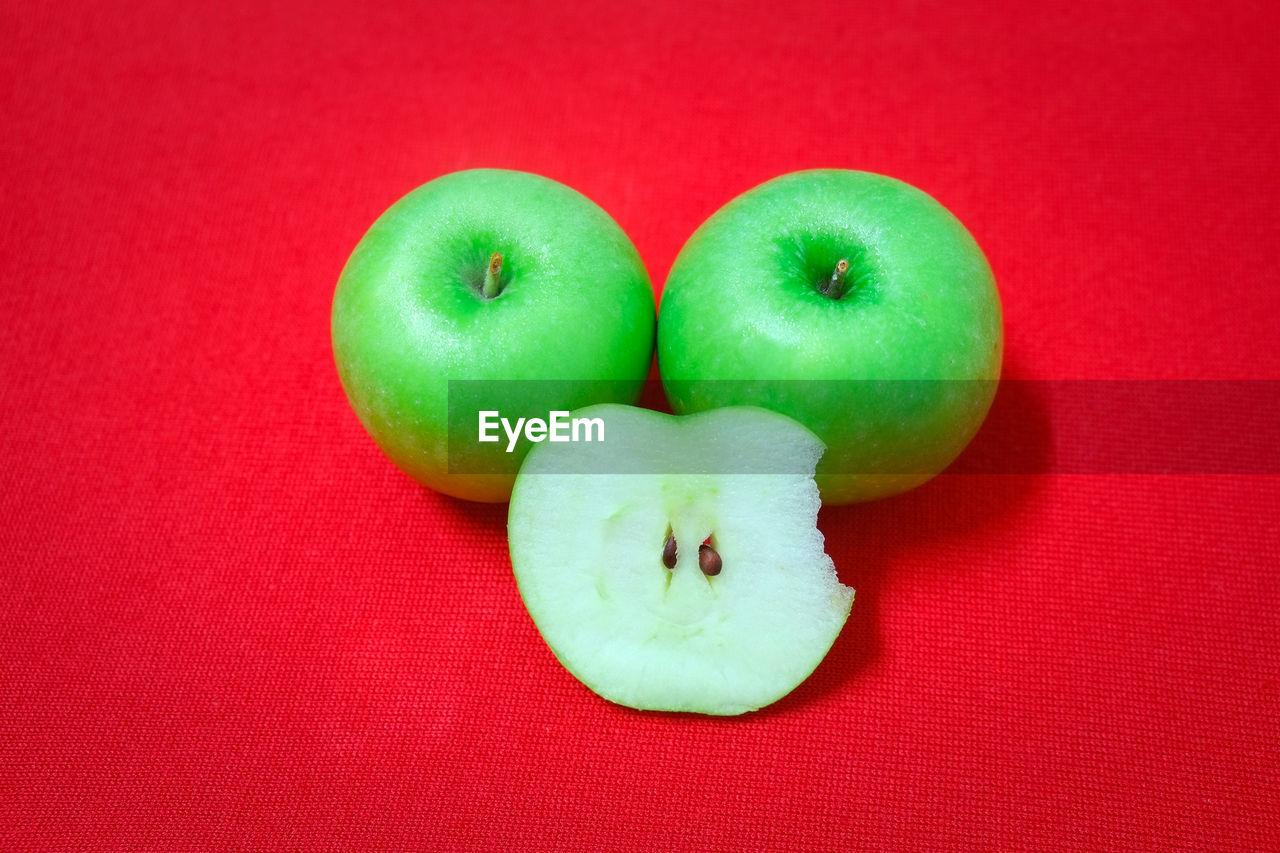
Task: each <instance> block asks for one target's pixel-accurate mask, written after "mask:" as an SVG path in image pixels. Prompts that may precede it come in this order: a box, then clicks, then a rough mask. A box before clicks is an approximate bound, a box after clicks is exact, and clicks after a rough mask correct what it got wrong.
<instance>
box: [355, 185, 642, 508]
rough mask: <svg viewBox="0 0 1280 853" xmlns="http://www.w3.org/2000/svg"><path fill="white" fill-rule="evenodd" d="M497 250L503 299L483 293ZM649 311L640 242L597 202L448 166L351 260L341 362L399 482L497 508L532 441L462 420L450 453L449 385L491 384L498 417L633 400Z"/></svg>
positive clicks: (395, 209)
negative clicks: (522, 443)
mask: <svg viewBox="0 0 1280 853" xmlns="http://www.w3.org/2000/svg"><path fill="white" fill-rule="evenodd" d="M494 252H499V253H501V255H502V270H501V275H500V277H499V278H500V281H501V282H502V290H501V292H500V293H499V294H498V295H497V296H496V297H493V298H486V297H485V296H484V295H482V293H481V288H482V285H483V282H484V278H485V273H486V271H487V269H488V266H489V262H490V259H491V256H492V254H493V253H494ZM654 309H655V306H654V296H653V289H652V287H651V285H650V283H649V276H648V273H647V272H646V271H645V267H644V264H643V262H642V261H641V260H640V256H639V255H638V254H637V252H636V250H635V247H634V246H633V245H632V244H631V241H630V240H629V239H628V238H627V236H626V234H624V233H623V231H622V229H621V228H619V227H618V225H617V223H615V222H614V221H613V219H611V218H610V217H609V215H608V214H607V213H605V212H604V211H603V210H602V209H600V207H598V206H597V205H596V204H595V203H594V202H592V201H591V200H590V199H588V198H586V197H585V196H583V195H582V194H580V193H578V192H577V191H575V190H573V189H570V188H569V187H567V186H565V185H563V184H560V183H557V182H555V181H553V180H550V179H548V178H544V177H541V176H538V175H532V174H528V173H525V172H515V171H506V170H496V169H476V170H469V171H463V172H455V173H452V174H448V175H444V176H443V177H440V178H437V179H435V180H433V181H430V182H429V183H427V184H424V185H423V186H421V187H419V188H417V189H415V190H413V191H412V192H410V193H409V194H408V195H406V196H404V197H403V198H402V199H400V200H399V201H397V202H396V203H395V204H394V205H392V206H391V207H390V208H389V209H388V210H387V211H386V212H385V213H383V214H382V216H381V217H379V218H378V220H377V221H376V222H374V224H373V225H372V227H370V229H369V231H368V233H366V234H365V235H364V238H363V239H361V241H360V243H359V244H358V245H357V246H356V248H355V250H354V251H353V252H352V254H351V257H350V259H349V260H348V261H347V264H346V267H345V268H344V269H343V271H342V274H341V276H340V277H339V279H338V284H337V289H336V291H335V293H334V298H333V314H332V337H333V352H334V359H335V361H336V363H337V368H338V376H339V378H340V380H341V382H342V387H343V389H344V390H345V391H346V394H347V398H348V400H349V401H350V403H351V406H352V408H353V409H354V410H355V412H356V415H357V417H359V419H360V422H361V423H362V424H363V425H364V427H365V429H366V430H368V432H369V434H370V436H372V437H373V439H374V441H375V442H376V443H377V445H378V446H379V447H380V448H382V450H383V451H384V452H385V453H386V455H387V456H388V457H390V459H391V460H392V461H393V462H394V463H395V464H396V465H397V466H399V467H400V468H401V469H402V470H403V471H404V472H405V473H407V474H408V475H409V476H410V477H412V478H413V479H415V480H417V481H418V482H419V483H422V484H423V485H425V486H428V487H429V488H432V489H434V490H436V491H439V492H443V493H445V494H449V495H453V496H456V497H461V498H466V499H469V500H477V501H490V502H495V501H505V500H507V499H508V498H509V496H510V494H511V486H512V483H513V482H514V478H515V474H516V471H517V470H518V469H519V465H520V461H521V459H522V458H523V455H524V453H523V451H525V450H527V447H521V448H520V449H519V450H518V451H517V452H515V453H505V452H504V451H505V443H506V442H505V440H504V441H501V442H498V443H496V444H480V443H478V442H477V441H476V440H475V439H476V432H475V428H476V427H475V425H476V419H475V416H474V414H473V415H471V416H470V417H469V418H463V419H461V420H460V421H459V420H455V427H457V428H463V427H465V428H467V430H466V431H465V432H462V433H459V434H457V435H455V446H454V448H453V450H452V452H450V449H449V437H450V431H449V419H450V413H449V383H450V381H452V380H500V381H494V382H492V383H491V384H488V385H484V386H482V387H483V388H484V389H485V393H484V398H485V399H484V401H483V402H482V403H477V406H478V407H481V408H490V409H497V410H498V411H500V412H502V414H503V415H504V416H506V415H508V414H509V413H510V414H519V415H521V416H524V415H534V414H536V415H538V416H541V417H544V418H545V417H546V415H547V413H548V412H549V411H552V410H560V409H564V410H570V409H576V408H579V407H581V406H584V405H589V404H592V403H605V402H617V403H632V402H635V400H636V399H637V398H638V397H639V394H640V392H641V391H642V389H643V383H644V379H645V377H646V376H647V374H648V370H649V366H650V363H651V361H652V357H653V340H654V326H655V322H656V321H655V317H654V314H655V310H654ZM522 380H543V381H541V382H533V381H522ZM549 380H563V381H549ZM456 387H458V386H455V388H456ZM455 408H456V407H455ZM468 425H469V426H468ZM459 439H462V440H459Z"/></svg>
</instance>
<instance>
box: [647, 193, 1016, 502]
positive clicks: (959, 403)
mask: <svg viewBox="0 0 1280 853" xmlns="http://www.w3.org/2000/svg"><path fill="white" fill-rule="evenodd" d="M841 259H847V260H848V261H849V263H850V269H849V272H848V274H847V276H846V284H847V289H846V291H845V293H844V295H843V297H842V298H839V299H832V298H829V297H828V296H827V295H825V294H823V293H821V292H819V290H818V287H817V284H818V282H821V281H824V280H826V279H828V278H829V277H830V276H831V274H832V271H833V269H834V267H835V266H836V264H837V263H838V262H839V261H840V260H841ZM1003 348H1004V331H1003V321H1002V318H1001V309H1000V297H999V294H998V292H997V290H996V283H995V278H994V276H993V275H992V272H991V267H990V265H989V264H988V263H987V259H986V257H985V256H984V255H983V253H982V250H981V249H980V248H979V247H978V244H977V243H976V242H975V241H974V239H973V237H972V236H971V235H970V234H969V232H968V231H967V230H966V229H965V227H964V226H963V225H962V224H961V223H960V221H959V220H958V219H956V218H955V217H954V216H953V215H952V214H951V213H950V212H949V211H947V210H946V208H944V207H943V206H942V205H941V204H939V203H938V202H937V201H935V200H934V199H933V198H932V197H930V196H929V195H927V194H926V193H924V192H922V191H921V190H918V189H916V188H915V187H912V186H910V185H909V184H905V183H903V182H901V181H898V180H895V179H893V178H889V177H886V176H884V175H876V174H872V173H868V172H855V171H847V170H838V169H822V170H812V171H805V172H795V173H792V174H789V175H784V176H782V177H780V178H776V179H774V180H772V181H769V182H767V183H765V184H762V185H760V186H758V187H756V188H755V189H752V190H750V191H748V192H746V193H744V194H743V195H741V196H739V197H737V198H736V199H734V200H733V201H731V202H729V203H728V204H727V205H725V206H724V207H723V208H721V209H720V210H719V211H717V212H716V213H715V214H713V215H712V216H711V218H709V219H708V220H707V221H706V222H704V223H703V224H702V226H701V227H699V228H698V230H697V231H696V232H695V233H694V234H693V236H692V237H691V238H690V239H689V241H688V242H687V243H686V244H685V246H684V248H683V249H681V251H680V254H679V255H678V257H677V258H676V260H675V263H674V264H673V265H672V268H671V272H670V275H669V277H668V279H667V282H666V286H665V288H664V289H663V295H662V306H661V311H660V312H659V320H658V364H659V368H660V370H661V373H662V379H663V385H664V388H665V390H666V393H667V397H668V399H669V400H670V402H671V405H672V408H673V409H674V410H675V411H676V412H677V413H685V412H697V411H702V410H705V409H709V408H716V407H719V406H731V405H758V406H764V407H766V408H770V409H773V410H775V411H778V412H781V413H782V414H785V415H789V416H790V417H792V418H795V419H796V420H798V421H800V422H801V423H802V424H804V425H805V426H807V427H809V429H811V430H813V432H814V433H815V434H817V435H818V437H819V438H821V439H822V441H823V442H824V443H825V444H826V445H827V454H826V456H824V457H823V460H822V463H821V464H820V465H819V468H818V476H817V481H818V485H819V487H820V489H821V492H822V498H823V502H824V503H826V504H844V503H852V502H856V501H867V500H874V499H877V498H882V497H887V496H890V495H894V494H897V493H900V492H904V491H907V490H908V489H911V488H914V487H916V486H918V485H920V484H921V483H924V482H925V481H927V480H929V479H930V478H931V477H933V476H934V475H936V474H937V473H938V472H940V471H942V470H943V469H944V468H945V467H946V466H947V465H949V464H950V463H951V461H952V460H954V459H955V457H956V456H957V455H959V453H960V451H961V450H963V449H964V447H965V445H967V444H968V443H969V441H970V439H972V438H973V436H974V435H975V434H976V433H977V431H978V428H979V427H980V426H981V425H982V421H983V419H984V418H985V417H986V413H987V411H988V409H989V408H990V406H991V401H992V399H993V398H994V396H995V391H996V385H997V383H998V381H999V378H1000V366H1001V360H1002V357H1003ZM868 380H870V381H868Z"/></svg>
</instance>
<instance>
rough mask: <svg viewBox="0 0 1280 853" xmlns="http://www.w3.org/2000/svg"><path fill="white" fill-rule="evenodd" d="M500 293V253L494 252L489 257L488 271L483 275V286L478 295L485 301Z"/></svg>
mask: <svg viewBox="0 0 1280 853" xmlns="http://www.w3.org/2000/svg"><path fill="white" fill-rule="evenodd" d="M501 292H502V253H501V252H494V253H493V254H492V255H490V256H489V269H487V270H485V273H484V284H483V285H482V286H481V288H480V293H481V294H482V295H483V296H484V298H485V299H492V298H493V297H495V296H497V295H498V294H499V293H501Z"/></svg>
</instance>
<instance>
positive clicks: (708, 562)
mask: <svg viewBox="0 0 1280 853" xmlns="http://www.w3.org/2000/svg"><path fill="white" fill-rule="evenodd" d="M723 565H724V563H722V562H721V560H720V554H719V553H717V551H716V549H715V548H712V547H711V546H710V545H699V546H698V568H700V569H702V573H703V574H704V575H706V576H707V577H714V576H715V575H718V574H720V569H721V567H722V566H723Z"/></svg>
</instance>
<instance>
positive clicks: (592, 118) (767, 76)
mask: <svg viewBox="0 0 1280 853" xmlns="http://www.w3.org/2000/svg"><path fill="white" fill-rule="evenodd" d="M610 5H611V4H599V3H588V4H574V3H558V2H551V3H545V4H542V3H540V4H529V5H526V6H520V5H516V4H498V3H492V4H491V3H478V2H477V3H452V4H450V3H401V4H377V3H352V4H345V5H336V4H331V3H320V4H315V3H306V4H304V3H292V2H287V0H282V2H278V3H266V4H263V3H259V2H238V0H233V2H230V3H217V4H197V6H196V7H191V6H190V5H188V4H178V3H173V4H167V5H166V4H157V3H150V2H143V3H118V4H103V3H87V4H83V5H75V4H70V3H48V4H7V5H6V6H5V8H3V9H2V10H0V82H2V83H3V85H2V87H0V103H2V104H3V131H0V187H2V188H3V199H4V205H3V208H2V209H0V260H2V262H3V287H2V289H0V316H3V319H4V324H3V326H4V328H3V332H0V364H2V365H3V368H2V369H3V382H2V384H0V402H2V403H3V405H2V406H0V451H2V453H3V465H2V466H0V518H3V526H2V527H0V848H3V849H6V850H31V849H47V848H56V849H75V850H92V849H137V848H152V849H164V850H179V849H210V848H254V849H262V848H277V849H279V848H287V849H300V848H314V847H327V848H332V847H339V848H422V849H438V850H451V851H452V850H459V849H476V850H673V851H676V850H694V849H706V850H765V849H787V850H833V851H834V850H841V851H844V850H856V849H890V848H893V849H924V848H928V849H937V848H951V849H955V848H964V847H970V848H975V849H991V848H1027V847H1037V848H1076V849H1088V850H1100V849H1148V850H1166V849H1171V848H1179V849H1181V848H1187V849H1209V848H1213V849H1232V848H1255V849H1265V848H1271V849H1276V848H1277V847H1280V817H1278V815H1280V793H1278V790H1280V778H1278V771H1277V767H1280V733H1278V728H1280V700H1278V695H1280V636H1278V634H1280V578H1278V576H1277V567H1278V566H1280V478H1278V477H1276V476H1263V475H1250V474H1247V473H1233V474H1229V475H1217V476H1207V475H1191V474H1187V475H1178V476H1159V475H1150V474H1124V475H1120V474H1106V473H1096V472H1095V473H1091V474H1063V473H1054V472H1052V471H1043V470H1035V469H1037V468H1041V467H1043V466H1039V465H1037V464H1029V466H1028V468H1027V469H1026V471H1025V473H1022V474H1020V475H1018V476H1012V475H992V474H982V473H976V474H953V475H950V476H944V477H942V478H940V479H938V480H936V481H934V482H933V483H931V484H929V485H927V486H925V487H924V488H921V489H919V490H918V491H916V492H913V493H911V494H908V495H906V496H903V497H900V498H896V499H892V500H888V501H884V502H881V503H878V504H874V505H869V506H858V507H848V508H840V509H828V510H824V511H823V513H822V515H821V517H820V525H821V527H822V529H823V532H824V533H825V534H826V536H827V540H828V550H829V552H830V553H831V555H832V556H833V558H834V559H835V562H836V565H837V567H838V569H839V572H840V575H841V578H842V579H843V580H844V581H845V582H846V583H848V584H850V585H852V586H854V587H856V588H857V590H858V597H857V601H856V602H855V605H854V609H853V613H852V616H851V618H850V620H849V623H848V625H847V626H846V628H845V630H844V632H843V634H842V635H841V637H840V638H839V640H838V641H837V642H836V645H835V647H834V648H833V650H832V652H831V654H830V655H829V657H828V658H827V660H826V661H825V662H824V663H823V664H822V666H821V667H819V669H818V671H817V672H816V673H815V674H814V675H813V677H812V678H811V679H810V680H809V681H807V682H806V683H805V684H803V685H802V686H801V687H800V688H799V689H798V690H796V691H795V692H794V693H793V694H792V695H790V696H789V697H787V698H786V699H784V700H783V701H781V702H779V703H778V704H777V705H775V706H773V707H771V708H769V709H767V710H765V711H762V712H759V713H756V714H753V715H750V716H747V717H744V718H739V719H711V718H699V717H693V716H682V715H661V714H649V713H639V712H634V711H630V710H627V709H624V708H620V707H616V706H612V705H610V704H607V703H605V702H604V701H602V700H600V699H598V698H597V697H595V696H594V695H593V694H591V693H590V692H588V691H587V690H586V689H585V688H584V687H582V686H581V685H579V684H578V683H577V682H576V681H575V680H574V679H573V678H572V677H571V676H569V675H568V673H566V672H565V671H564V670H563V669H562V668H561V667H560V666H559V665H558V664H557V663H556V661H555V660H554V658H553V657H552V655H551V653H550V652H549V651H548V649H547V648H546V647H545V645H544V644H543V643H542V641H541V639H540V638H539V636H538V634H537V632H536V630H535V629H534V627H533V625H532V623H531V622H530V620H529V618H528V616H527V615H526V613H525V611H524V608H523V606H522V605H521V602H520V599H519V596H518V595H517V592H516V589H515V585H514V583H513V581H512V577H511V570H510V564H509V561H508V558H507V552H506V539H505V508H504V507H501V506H481V505H472V504H465V503H461V502H457V501H453V500H450V499H447V498H443V497H441V496H439V495H436V494H432V493H429V492H427V491H425V490H423V489H421V488H419V487H417V486H415V485H414V484H413V483H412V482H410V481H409V480H408V479H407V478H406V477H404V476H403V475H401V474H400V473H399V472H398V471H396V470H395V469H394V468H393V467H392V466H391V465H390V464H389V463H388V462H387V461H386V460H385V459H384V458H383V457H382V456H381V454H380V453H379V451H378V450H377V449H376V448H375V447H374V445H373V444H372V442H371V441H370V440H369V439H368V437H367V436H366V435H365V433H364V432H363V430H362V429H361V427H360V425H359V424H358V423H357V421H356V419H355V416H354V415H353V414H352V412H351V411H350V409H349V407H348V405H347V403H346V400H345V398H344V397H343V394H342V391H341V388H340V387H339V385H338V381H337V378H336V374H335V371H334V368H333V363H332V356H331V352H330V345H329V331H328V318H329V305H330V299H331V297H332V292H333V285H334V282H335V281H336V279H337V276H338V273H339V271H340V269H341V268H342V265H343V263H344V261H345V259H346V257H347V254H348V253H349V252H350V250H351V248H352V247H353V246H354V245H355V243H356V241H357V240H358V239H359V238H360V236H361V234H362V233H363V232H364V229H365V228H367V227H368V225H369V224H370V223H371V222H372V221H373V219H374V218H375V217H376V216H377V215H378V214H379V213H380V212H381V211H382V210H383V209H384V208H385V207H386V206H387V205H388V204H390V203H391V202H392V201H394V200H395V199H396V198H398V197H399V196H400V195H402V194H403V193H405V192H406V191H408V190H409V189H411V188H412V187H414V186H416V185H418V184H420V183H422V182H424V181H426V180H428V179H430V178H432V177H434V176H437V175H439V174H442V173H444V172H448V171H452V170H455V169H459V168H464V167H471V166H503V167H509V168H517V169H524V170H528V171H533V172H538V173H542V174H545V175H548V176H549V177H553V178H556V179H558V180H561V181H563V182H565V183H567V184H569V185H570V186H573V187H575V188H576V189H579V190H581V191H582V192H584V193H585V194H586V195H588V196H589V197H591V198H592V199H594V200H595V201H597V202H598V203H599V204H600V205H601V206H603V207H604V208H605V209H606V210H608V211H609V212H610V213H611V214H612V215H613V216H614V217H615V218H616V219H617V220H618V222H619V223H620V224H621V225H622V227H623V228H624V229H626V231H627V232H628V233H629V234H630V235H631V237H632V239H633V240H634V241H635V243H636V245H637V247H638V248H639V250H640V253H641V255H642V256H643V257H644V259H645V262H646V264H647V265H648V267H649V270H650V273H651V275H652V277H653V279H654V282H655V287H656V288H658V289H660V287H661V282H662V280H663V278H664V277H665V275H666V272H667V270H668V269H669V267H670V265H671V262H672V260H673V258H674V257H675V254H676V252H677V251H678V250H679V248H680V246H681V244H682V243H683V241H684V240H685V239H686V238H687V237H688V236H689V234H691V233H692V232H693V230H694V228H695V227H696V226H697V225H698V224H699V223H700V222H701V221H702V220H703V219H704V218H705V217H706V216H708V215H709V214H710V213H711V212H712V211H714V210H715V209H716V208H717V207H719V206H720V205H721V204H723V203H724V202H726V201H728V200H729V199H730V198H732V197H733V196H734V195H737V194H738V193H740V192H742V191H744V190H746V189H748V188H749V187H751V186H753V185H755V184H757V183H759V182H761V181H763V180H766V179H768V178H771V177H774V176H776V175H779V174H782V173H784V172H788V171H791V170H794V169H799V168H805V167H814V166H839V167H848V168H860V169H867V170H871V171H877V172H883V173H887V174H891V175H894V176H896V177H899V178H902V179H904V180H907V181H909V182H911V183H913V184H916V185H917V186H920V187H921V188H923V189H925V190H926V191H928V192H930V193H931V194H933V195H934V196H935V197H936V198H938V199H939V200H940V201H942V202H943V203H944V204H945V205H947V206H948V207H949V208H950V209H951V210H952V211H953V212H955V213H956V215H957V216H959V217H960V219H961V220H963V221H964V222H965V223H966V225H967V226H968V227H969V228H970V230H971V231H972V232H973V234H974V235H975V236H976V237H977V239H978V241H979V242H980V243H981V244H982V246H983V247H984V249H985V250H986V252H987V254H988V256H989V258H990V260H991V262H992V265H993V267H994V269H995V271H996V275H997V278H998V280H999V282H1000V287H1001V293H1002V297H1003V300H1004V309H1005V320H1006V329H1007V351H1008V357H1007V362H1006V372H1007V375H1009V376H1011V377H1015V378H1021V379H1036V380H1041V379H1043V380H1053V379H1068V378H1069V379H1130V380H1146V379H1276V378H1280V347H1278V346H1277V344H1276V339H1277V321H1276V314H1277V308H1280V297H1278V296H1277V284H1278V282H1277V277H1276V260H1275V258H1276V255H1275V251H1276V244H1277V239H1278V238H1280V216H1278V215H1277V212H1276V198H1277V195H1278V194H1280V168H1277V165H1278V164H1277V151H1280V124H1278V123H1277V120H1276V105H1277V103H1280V74H1278V73H1277V59H1276V51H1275V39H1274V33H1275V32H1276V31H1277V28H1278V27H1280V14H1278V13H1277V8H1280V7H1277V6H1276V5H1275V4H1269V3H1244V2H1236V0H1228V2H1225V3H1223V2H1217V3H1196V2H1178V3H1175V4H1174V5H1173V6H1172V7H1171V6H1170V5H1169V4H1167V3H1145V2H1143V3H1132V4H1123V5H1124V8H1123V9H1121V10H1111V9H1108V7H1109V5H1110V4H1102V5H1100V6H1091V5H1089V4H1084V5H1083V6H1082V5H1081V4H1078V3H1057V2H1055V3H1051V4H1049V5H1047V6H1046V5H1044V4H1023V3H1008V4H1001V3H985V4H984V3H976V2H961V3H955V4H925V3H876V4H858V5H857V6H854V7H850V6H848V4H840V3H825V4H824V3H815V2H809V0H798V1H797V2H789V3H777V4H770V5H769V6H766V5H762V4H754V3H752V4H718V3H706V4H704V3H665V2H653V3H647V4H628V5H633V6H635V7H636V8H635V9H632V10H625V11H624V10H621V9H614V8H611V7H610ZM1104 9H1105V10H1107V11H1104ZM1020 387H1021V388H1022V389H1023V390H1022V391H1020V392H1019V395H1020V399H1019V400H1018V401H1016V402H1017V405H1014V406H1012V407H1008V406H1006V407H1005V409H1004V410H1003V411H1004V415H1003V416H1002V417H1003V421H1002V423H1003V426H1002V429H1004V430H1006V431H1007V432H1009V433H1010V434H1011V435H1012V436H1013V439H1015V440H1016V442H1017V444H1016V446H1015V447H1014V450H1015V451H1016V452H1018V453H1021V454H1024V457H1023V458H1024V460H1025V458H1026V457H1025V454H1027V453H1028V452H1034V451H1028V450H1027V448H1028V447H1031V448H1033V449H1034V448H1035V447H1048V448H1051V447H1052V446H1053V443H1054V441H1055V440H1056V439H1057V438H1058V437H1060V436H1059V434H1058V433H1056V432H1055V427H1054V424H1055V411H1054V400H1055V398H1054V396H1053V395H1052V394H1048V395H1044V396H1043V397H1042V398H1037V397H1036V392H1035V388H1036V387H1037V386H1036V385H1035V384H1034V383H1032V384H1026V385H1022V386H1020ZM1108 414H1109V416H1112V417H1115V418H1117V419H1118V420H1117V423H1116V424H1115V430H1114V431H1113V432H1111V433H1108V434H1109V435H1111V436H1113V437H1114V436H1116V435H1123V434H1124V430H1125V429H1126V427H1125V421H1124V419H1125V418H1126V417H1127V415H1126V413H1125V410H1124V408H1123V407H1117V408H1116V409H1115V410H1114V411H1112V412H1109V413H1108ZM1133 417H1134V418H1135V420H1134V422H1133V423H1132V428H1133V429H1135V430H1136V429H1138V428H1139V427H1140V426H1141V424H1139V423H1138V421H1137V420H1136V419H1137V418H1139V417H1144V416H1142V415H1133ZM1010 419H1012V420H1010ZM1271 428H1272V430H1273V431H1274V430H1275V429H1276V427H1275V425H1274V423H1273V424H1272V426H1271ZM1010 431H1011V432H1010ZM1272 434H1273V435H1274V434H1275V433H1274V432H1273V433H1272ZM986 447H987V451H986V452H988V453H989V452H990V451H991V445H990V443H989V442H988V443H987V445H986ZM1203 452H1205V453H1206V454H1209V455H1211V456H1212V455H1213V454H1221V453H1224V452H1227V449H1224V448H1223V447H1222V446H1221V445H1219V444H1217V443H1214V444H1212V445H1206V446H1205V447H1204V448H1203ZM1032 462H1033V463H1034V459H1033V460H1032ZM973 467H974V469H976V470H983V468H982V465H978V466H973ZM987 470H990V469H987ZM1192 470H1194V467H1193V468H1192ZM1205 470H1233V469H1232V468H1231V467H1230V466H1226V467H1225V468H1213V467H1212V466H1211V467H1209V468H1206V469H1205Z"/></svg>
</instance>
